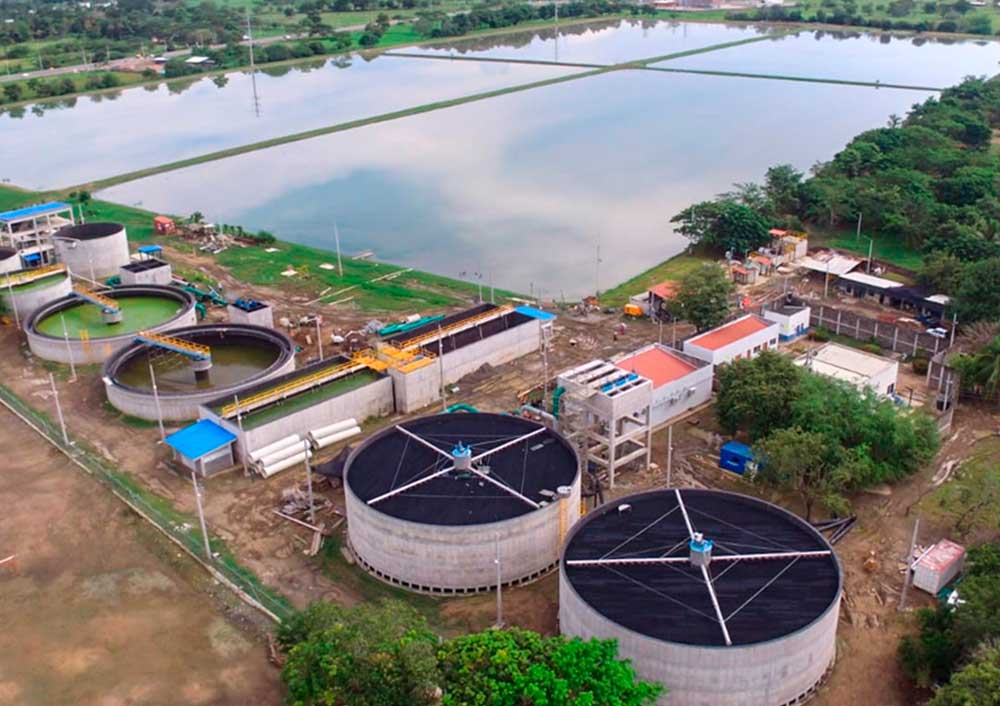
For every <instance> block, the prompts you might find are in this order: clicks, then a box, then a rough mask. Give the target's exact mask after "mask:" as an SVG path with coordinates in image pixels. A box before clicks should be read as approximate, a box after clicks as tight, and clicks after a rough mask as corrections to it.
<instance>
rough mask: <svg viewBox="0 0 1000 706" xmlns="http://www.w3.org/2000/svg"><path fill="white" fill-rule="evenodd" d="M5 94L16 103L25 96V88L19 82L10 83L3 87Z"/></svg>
mask: <svg viewBox="0 0 1000 706" xmlns="http://www.w3.org/2000/svg"><path fill="white" fill-rule="evenodd" d="M3 94H4V96H5V97H6V98H7V100H8V101H10V102H11V103H16V102H17V101H19V100H21V98H22V97H23V96H24V88H22V87H21V84H19V83H8V84H6V85H4V87H3Z"/></svg>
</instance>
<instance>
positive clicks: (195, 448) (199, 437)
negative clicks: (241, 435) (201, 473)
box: [166, 419, 236, 461]
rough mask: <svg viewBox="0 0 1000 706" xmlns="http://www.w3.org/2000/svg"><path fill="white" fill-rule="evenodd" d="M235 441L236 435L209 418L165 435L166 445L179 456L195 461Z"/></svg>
mask: <svg viewBox="0 0 1000 706" xmlns="http://www.w3.org/2000/svg"><path fill="white" fill-rule="evenodd" d="M234 441H236V435H235V434H233V433H232V432H230V431H228V430H226V429H223V428H222V427H220V426H219V425H218V424H216V423H215V422H213V421H212V420H211V419H202V420H201V421H200V422H195V423H194V424H192V425H191V426H189V427H184V428H183V429H181V430H180V431H177V432H174V433H173V434H171V435H170V436H168V437H167V439H166V442H167V445H168V446H170V447H171V448H172V449H174V451H176V452H177V453H179V454H180V455H181V456H185V457H187V458H189V459H191V460H192V461H197V460H198V459H199V458H201V457H202V456H207V455H208V454H210V453H212V452H213V451H218V450H219V449H221V448H222V447H223V446H225V445H226V444H230V443H232V442H234Z"/></svg>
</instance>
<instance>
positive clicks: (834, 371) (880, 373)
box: [795, 343, 899, 397]
mask: <svg viewBox="0 0 1000 706" xmlns="http://www.w3.org/2000/svg"><path fill="white" fill-rule="evenodd" d="M795 364H796V365H800V366H802V367H804V368H806V369H808V370H811V371H812V372H814V373H818V374H820V375H826V376H827V377H831V378H833V379H835V380H842V381H844V382H846V383H848V384H850V385H853V386H854V387H856V388H857V389H859V390H864V389H865V388H866V387H867V388H871V389H872V390H873V391H874V392H875V394H877V395H879V396H882V397H885V396H888V395H891V394H893V393H894V392H895V391H896V378H897V376H898V375H899V363H898V362H897V361H895V360H891V359H889V358H883V357H882V356H880V355H874V354H872V353H866V352H865V351H859V350H858V349H857V348H848V347H847V346H842V345H840V344H839V343H827V344H825V345H823V346H820V347H819V348H817V349H816V350H814V351H810V352H809V353H806V354H805V355H803V356H800V357H799V358H797V359H796V360H795Z"/></svg>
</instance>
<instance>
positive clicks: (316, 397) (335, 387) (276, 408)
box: [243, 371, 378, 429]
mask: <svg viewBox="0 0 1000 706" xmlns="http://www.w3.org/2000/svg"><path fill="white" fill-rule="evenodd" d="M376 380H378V376H377V375H376V374H375V373H372V372H365V371H362V372H358V373H354V374H352V375H346V376H344V377H342V378H338V379H337V380H333V381H331V382H328V383H325V384H323V385H317V386H316V387H314V388H313V389H311V390H307V391H306V392H303V393H301V394H298V395H295V396H294V397H290V398H288V399H287V400H282V401H281V402H276V403H274V404H272V405H268V406H267V407H263V408H261V409H258V410H256V411H254V412H251V413H250V414H248V415H246V416H245V417H243V427H244V428H245V429H254V428H255V427H259V426H260V425H261V424H264V423H266V422H270V421H272V420H274V419H279V418H281V417H287V416H288V415H289V414H293V413H295V412H298V411H299V410H303V409H305V408H306V407H311V406H312V405H315V404H319V403H320V402H323V401H325V400H328V399H331V398H333V397H338V396H340V395H343V394H345V393H348V392H350V391H351V390H356V389H358V388H359V387H363V386H364V385H367V384H368V383H370V382H375V381H376Z"/></svg>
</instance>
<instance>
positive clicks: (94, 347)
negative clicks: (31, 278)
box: [24, 286, 198, 365]
mask: <svg viewBox="0 0 1000 706" xmlns="http://www.w3.org/2000/svg"><path fill="white" fill-rule="evenodd" d="M125 291H130V292H136V293H148V294H149V295H150V296H161V297H162V296H164V295H169V296H172V297H174V298H176V299H177V301H178V303H182V302H183V306H182V308H181V311H180V312H179V313H178V314H177V315H176V316H174V317H173V318H172V319H168V320H166V321H164V322H163V323H161V324H158V325H156V326H151V327H150V328H149V330H150V331H152V332H153V333H161V332H164V331H169V330H170V329H174V328H179V327H181V326H194V325H195V324H196V323H198V315H197V312H196V311H195V308H194V298H193V297H191V295H190V294H187V293H186V292H182V291H180V290H179V289H173V288H170V287H152V286H149V287H129V288H124V287H119V288H117V289H115V290H112V291H111V292H107V293H106V294H107V295H108V296H111V297H115V296H118V295H120V294H122V293H123V292H125ZM77 301H78V300H77V299H76V298H74V297H64V298H62V299H57V300H55V301H52V302H49V303H48V304H46V305H45V306H42V307H40V308H38V309H36V310H35V313H34V314H32V315H31V317H30V318H29V319H28V320H27V321H26V322H25V323H24V333H25V335H26V336H27V338H28V348H30V349H31V352H32V353H33V354H34V355H37V356H38V357H39V358H43V359H45V360H51V361H53V362H56V363H65V364H69V362H70V356H72V360H73V363H74V364H75V365H93V364H99V363H103V362H104V361H105V360H106V359H107V358H109V357H110V356H111V355H112V354H113V353H114V352H115V351H118V350H121V349H122V348H124V347H125V346H127V345H129V344H130V343H132V342H133V341H134V340H135V332H132V333H123V334H121V335H119V336H108V337H107V338H96V337H95V338H92V339H90V341H86V342H84V341H82V340H80V339H78V338H71V339H69V344H68V345H67V343H66V341H65V340H64V339H63V338H61V337H56V336H47V335H45V334H43V333H39V332H38V331H37V330H36V328H35V323H36V322H38V321H41V320H42V319H43V318H45V317H46V316H48V315H49V314H55V313H57V312H59V311H60V310H62V309H64V308H66V307H68V306H70V305H72V304H75V303H76V302H77Z"/></svg>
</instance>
